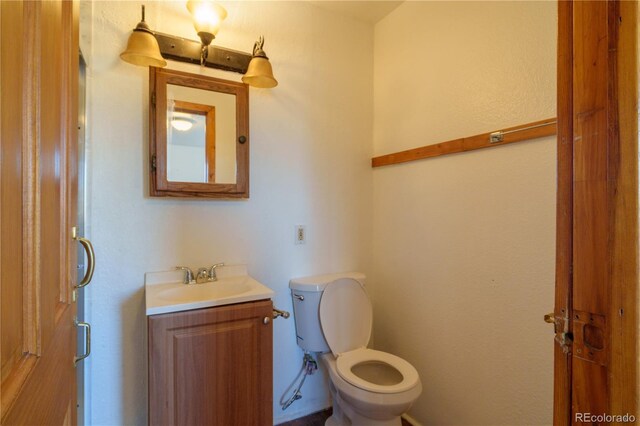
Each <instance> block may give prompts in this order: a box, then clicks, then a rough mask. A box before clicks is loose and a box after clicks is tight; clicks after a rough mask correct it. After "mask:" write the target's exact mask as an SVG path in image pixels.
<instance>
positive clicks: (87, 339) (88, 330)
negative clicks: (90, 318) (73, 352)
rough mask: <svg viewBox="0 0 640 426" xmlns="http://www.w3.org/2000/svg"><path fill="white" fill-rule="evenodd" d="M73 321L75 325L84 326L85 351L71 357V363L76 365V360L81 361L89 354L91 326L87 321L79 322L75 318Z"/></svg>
mask: <svg viewBox="0 0 640 426" xmlns="http://www.w3.org/2000/svg"><path fill="white" fill-rule="evenodd" d="M73 323H74V324H75V326H76V327H84V329H85V330H86V332H85V334H84V339H85V353H84V354H83V355H80V356H74V357H73V365H77V364H78V362H80V361H82V360H83V359H85V358H86V357H88V356H89V355H90V354H91V326H90V325H89V323H88V322H79V321H78V319H77V318H75V319H74V320H73Z"/></svg>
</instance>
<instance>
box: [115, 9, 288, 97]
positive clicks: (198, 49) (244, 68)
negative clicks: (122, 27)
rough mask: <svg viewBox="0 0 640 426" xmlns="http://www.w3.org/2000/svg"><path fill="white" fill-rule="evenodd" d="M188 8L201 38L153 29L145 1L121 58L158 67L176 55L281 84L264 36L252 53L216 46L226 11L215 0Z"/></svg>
mask: <svg viewBox="0 0 640 426" xmlns="http://www.w3.org/2000/svg"><path fill="white" fill-rule="evenodd" d="M187 9H188V10H189V12H190V13H191V15H192V16H193V21H194V24H193V26H194V28H195V29H196V32H197V33H198V37H199V38H200V42H197V41H194V40H189V39H185V38H182V37H176V36H173V35H170V34H163V33H160V32H156V31H153V30H151V29H150V28H149V26H148V25H147V23H146V22H145V20H144V5H143V6H142V21H141V22H140V23H139V24H138V25H137V26H136V28H135V29H134V30H133V34H131V36H130V37H129V42H128V43H127V49H126V50H125V51H124V52H122V53H121V54H120V58H122V60H123V61H126V62H129V63H131V64H134V65H140V66H153V67H158V68H162V67H165V66H166V65H167V61H166V60H165V59H173V60H175V61H180V62H188V63H191V64H199V65H202V66H205V67H209V68H216V69H221V70H225V71H232V72H237V73H240V74H243V77H242V81H243V82H244V83H246V84H248V85H249V86H253V87H260V88H271V87H275V86H277V85H278V81H277V80H276V79H275V78H274V77H273V69H272V68H271V64H270V63H269V58H268V57H267V55H266V54H265V53H264V50H263V46H264V37H262V36H261V37H260V38H259V39H258V41H257V42H256V43H255V45H254V47H253V55H250V54H248V53H245V52H239V51H237V50H232V49H226V48H224V47H220V46H213V45H212V44H211V42H212V41H213V40H214V39H215V36H216V34H217V33H218V30H219V29H220V24H221V22H222V21H223V20H224V19H225V18H226V16H227V11H226V10H225V9H224V8H223V7H222V6H220V5H219V4H218V3H217V2H215V1H212V0H189V1H187Z"/></svg>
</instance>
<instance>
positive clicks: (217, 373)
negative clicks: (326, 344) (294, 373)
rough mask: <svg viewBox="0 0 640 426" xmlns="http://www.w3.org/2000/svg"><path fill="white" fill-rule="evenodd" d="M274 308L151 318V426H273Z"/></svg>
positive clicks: (257, 305)
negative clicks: (266, 320) (266, 319)
mask: <svg viewBox="0 0 640 426" xmlns="http://www.w3.org/2000/svg"><path fill="white" fill-rule="evenodd" d="M272 307H273V306H272V303H271V301H270V300H264V301H259V302H252V303H242V304H237V305H230V306H222V307H216V308H208V309H200V310H194V311H187V312H178V313H171V314H164V315H153V316H150V317H149V424H151V425H207V426H213V425H220V426H227V425H247V426H249V425H256V426H257V425H271V424H272V421H273V419H272V417H273V413H272V405H273V396H272V393H273V391H272V381H273V380H272V379H273V372H272V359H273V355H272V346H273V343H272V335H273V329H272V322H271V315H272ZM264 318H268V319H269V321H268V322H267V323H266V324H265V323H264Z"/></svg>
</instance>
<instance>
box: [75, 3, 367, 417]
mask: <svg viewBox="0 0 640 426" xmlns="http://www.w3.org/2000/svg"><path fill="white" fill-rule="evenodd" d="M145 4H146V6H147V17H146V18H147V19H146V20H147V22H148V23H149V25H150V26H151V28H153V29H154V30H157V31H161V32H164V33H169V34H175V35H177V36H182V37H186V38H191V39H197V36H196V34H195V31H194V29H193V26H192V23H191V18H190V17H189V14H188V12H187V10H186V7H185V2H184V1H175V2H154V1H147V2H145ZM223 4H224V6H225V7H226V8H227V10H228V12H229V16H228V18H227V19H226V20H225V21H224V23H223V25H222V28H221V30H220V32H219V34H218V36H217V38H216V41H215V42H216V43H218V44H219V45H221V46H224V47H227V48H230V49H235V50H241V51H245V52H250V51H251V49H252V47H253V43H254V42H255V40H256V39H257V37H258V36H260V35H264V36H265V40H266V43H265V51H266V52H267V54H268V55H269V57H270V59H271V62H272V64H273V69H274V72H275V74H276V78H277V79H278V81H279V82H280V85H279V86H278V87H276V88H274V89H273V90H265V89H254V88H251V89H250V94H249V96H250V100H249V102H250V107H249V109H250V114H249V116H250V129H251V135H250V136H251V159H250V160H251V198H250V199H249V200H246V201H215V200H195V201H193V200H191V201H190V200H176V199H158V198H155V199H152V198H149V197H148V196H147V194H148V190H147V187H148V178H147V174H148V169H147V167H146V165H147V164H148V160H147V156H148V151H147V145H148V140H147V139H148V124H147V123H148V119H147V114H148V90H149V88H148V80H149V77H148V70H147V69H146V68H142V67H135V66H132V65H130V64H127V63H124V62H122V61H121V60H120V59H119V57H118V55H119V54H120V52H121V51H123V50H124V48H125V46H126V41H127V37H129V34H130V33H131V30H132V29H133V28H134V27H135V25H136V24H137V22H138V21H139V19H140V3H139V2H128V1H124V2H122V1H113V2H92V3H90V4H86V3H85V4H83V5H82V10H83V17H82V23H83V33H82V45H83V48H84V51H85V55H86V56H87V59H88V65H89V69H88V87H89V105H88V107H89V117H88V120H89V123H88V128H89V134H88V141H87V142H88V149H89V152H88V156H87V158H88V163H89V170H90V171H89V183H88V191H89V197H88V201H89V203H90V205H89V216H90V217H89V222H90V223H91V229H90V236H91V238H92V241H93V243H94V246H95V249H96V257H97V259H98V263H97V267H96V272H95V277H94V280H93V282H92V284H91V285H90V286H89V287H87V297H88V301H87V305H88V308H87V309H88V311H89V312H90V313H89V318H88V320H89V322H91V325H92V330H93V344H94V345H93V348H92V354H91V357H90V359H89V362H88V363H87V368H88V371H89V376H90V381H91V382H90V383H89V386H88V391H87V392H88V399H87V402H88V403H89V406H88V407H87V424H92V425H125V424H126V425H143V424H146V423H147V418H146V413H147V408H146V402H147V397H146V395H147V380H146V377H147V373H146V368H147V363H146V340H145V339H146V337H145V335H146V333H145V330H146V318H145V315H144V287H143V280H144V272H145V271H157V270H166V269H170V268H172V267H173V266H175V265H188V266H191V267H198V266H206V265H211V264H213V263H214V262H229V263H246V264H247V265H248V269H249V273H250V274H251V275H252V276H254V277H255V278H256V279H258V280H259V281H261V282H263V283H264V284H266V285H267V286H269V287H271V288H272V289H273V290H275V292H276V294H275V297H274V301H275V305H276V306H277V307H279V308H281V309H286V310H291V297H290V293H289V289H288V282H289V279H290V278H292V277H295V276H304V275H312V274H318V273H324V272H331V271H343V270H362V271H364V272H369V262H370V256H371V213H370V212H371V198H372V188H371V185H372V182H371V168H370V165H369V161H370V158H371V140H372V105H373V99H372V86H373V74H372V70H373V66H372V64H373V29H372V26H371V25H368V24H364V23H359V22H357V21H354V20H352V19H346V18H340V17H336V16H334V15H332V14H331V13H329V12H326V11H323V10H322V9H318V8H316V7H314V6H312V5H310V4H307V3H304V2H244V1H243V2H223ZM169 66H170V67H172V68H179V69H183V70H185V69H186V70H188V71H190V72H194V73H199V72H202V73H205V74H207V75H211V76H214V77H221V78H225V79H229V80H234V81H239V80H240V77H241V76H240V74H235V73H229V72H222V71H215V70H211V69H206V70H204V71H203V70H201V69H200V67H199V66H195V65H193V66H190V65H178V64H176V63H172V62H171V61H170V65H169ZM354 75H357V76H358V78H357V79H354V78H353V76H354ZM298 224H300V225H306V232H307V243H306V244H304V245H294V241H295V239H294V237H295V231H294V230H295V225H298ZM274 350H275V353H274V371H273V373H274V374H273V376H274V384H273V390H274V417H275V418H274V420H275V422H277V423H278V422H281V421H283V420H286V419H290V418H295V417H299V416H301V415H304V414H308V413H311V412H313V411H317V410H319V409H322V408H324V407H326V406H328V405H329V403H330V402H329V396H328V392H327V387H326V378H325V377H324V376H323V374H317V375H314V376H311V377H310V378H309V379H308V380H307V381H306V383H305V387H304V389H303V395H304V398H303V399H302V400H300V401H297V402H296V403H295V404H293V405H292V406H291V407H290V408H289V409H288V410H287V411H284V412H283V411H282V410H281V409H280V406H279V405H278V403H277V401H278V400H279V399H280V396H281V395H282V393H283V392H284V390H285V389H286V388H287V387H288V385H289V384H290V383H291V381H292V380H293V379H294V378H295V376H296V374H297V373H298V371H299V368H300V365H301V364H302V352H301V351H300V349H299V348H298V347H297V345H296V339H295V331H294V324H293V318H291V319H289V320H278V321H276V322H275V323H274Z"/></svg>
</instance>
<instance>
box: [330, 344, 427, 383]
mask: <svg viewBox="0 0 640 426" xmlns="http://www.w3.org/2000/svg"><path fill="white" fill-rule="evenodd" d="M366 362H377V363H381V364H387V365H388V366H391V367H392V368H395V369H396V370H397V371H398V372H399V373H400V374H401V375H402V380H401V381H400V382H399V383H396V384H392V385H381V384H376V383H372V382H370V381H368V380H365V379H363V378H362V377H359V376H357V375H356V374H355V373H354V372H353V370H352V368H353V367H354V366H355V365H357V364H361V363H366ZM336 370H337V372H338V374H339V375H340V377H342V378H343V379H344V380H345V381H347V382H348V383H350V384H351V385H353V386H356V387H358V388H360V389H364V390H366V391H369V392H375V393H400V392H404V391H407V390H409V389H411V388H413V387H414V386H416V385H417V384H418V383H419V381H420V378H419V376H418V371H417V370H416V369H415V368H414V367H413V366H412V365H411V364H409V363H408V362H407V361H405V360H404V359H402V358H400V357H398V356H395V355H392V354H390V353H387V352H382V351H376V350H373V349H367V348H360V349H356V350H353V351H349V352H345V353H342V354H340V356H338V357H337V360H336Z"/></svg>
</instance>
